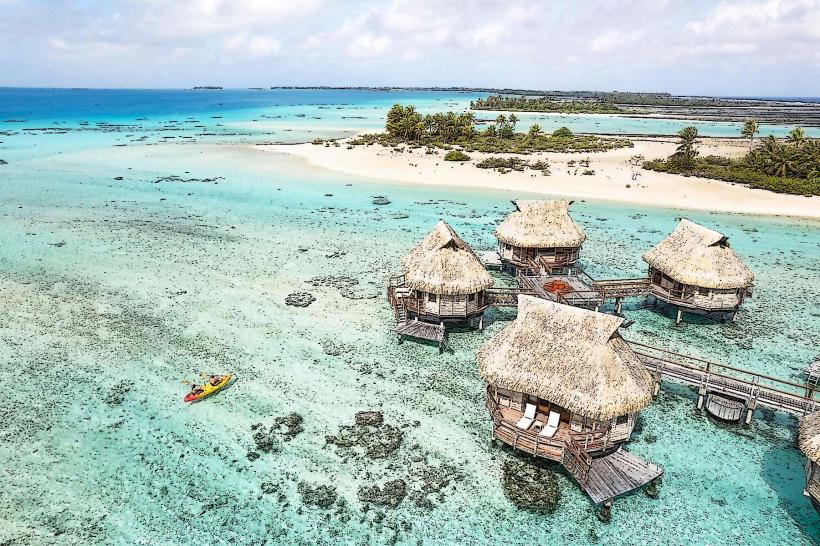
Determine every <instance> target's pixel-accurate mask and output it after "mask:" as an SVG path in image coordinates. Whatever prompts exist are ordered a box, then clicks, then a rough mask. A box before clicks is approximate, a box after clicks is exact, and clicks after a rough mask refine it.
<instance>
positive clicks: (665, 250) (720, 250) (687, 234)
mask: <svg viewBox="0 0 820 546" xmlns="http://www.w3.org/2000/svg"><path fill="white" fill-rule="evenodd" d="M643 259H644V261H645V262H646V263H648V264H649V265H651V266H652V267H654V268H655V269H658V270H660V271H662V272H663V273H666V274H667V275H669V276H670V277H672V278H673V279H675V280H676V281H678V282H680V283H683V284H688V285H692V286H702V287H703V288H742V287H745V286H750V285H751V284H752V283H753V282H754V274H753V273H752V272H751V270H749V268H748V267H746V264H744V263H743V261H742V260H741V259H740V257H739V256H738V255H737V254H736V253H735V251H734V250H732V249H731V248H729V242H728V238H727V237H726V236H725V235H723V234H722V233H718V232H717V231H714V230H711V229H709V228H706V227H703V226H701V225H699V224H696V223H694V222H692V221H690V220H687V219H686V218H682V219H681V221H680V223H679V224H678V227H676V228H675V231H673V232H672V233H671V234H670V235H669V236H668V237H667V238H666V239H664V240H663V241H661V242H660V243H658V244H657V245H655V246H654V247H653V248H652V249H651V250H650V251H649V252H647V253H646V254H644V255H643Z"/></svg>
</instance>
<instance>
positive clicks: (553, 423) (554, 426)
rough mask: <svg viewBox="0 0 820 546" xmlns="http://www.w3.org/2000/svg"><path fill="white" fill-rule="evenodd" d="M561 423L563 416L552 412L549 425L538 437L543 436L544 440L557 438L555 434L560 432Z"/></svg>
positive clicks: (545, 426)
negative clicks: (559, 425) (559, 424)
mask: <svg viewBox="0 0 820 546" xmlns="http://www.w3.org/2000/svg"><path fill="white" fill-rule="evenodd" d="M560 421H561V414H560V413H558V412H555V411H551V412H550V415H549V417H547V424H546V425H544V428H542V429H541V432H539V433H538V435H539V436H543V437H544V438H552V437H553V436H555V433H556V432H558V423H559V422H560Z"/></svg>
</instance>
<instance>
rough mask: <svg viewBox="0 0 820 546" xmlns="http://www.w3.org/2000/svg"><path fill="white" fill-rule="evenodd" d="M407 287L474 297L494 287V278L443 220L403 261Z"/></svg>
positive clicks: (433, 292)
mask: <svg viewBox="0 0 820 546" xmlns="http://www.w3.org/2000/svg"><path fill="white" fill-rule="evenodd" d="M402 264H403V265H404V268H405V284H406V285H407V286H408V287H410V288H412V289H414V290H420V291H422V292H429V293H432V294H445V295H463V294H473V293H476V292H480V291H481V290H485V289H487V288H489V287H491V286H492V285H493V278H492V277H491V276H490V274H489V273H487V270H486V269H485V268H484V266H483V265H482V263H481V260H479V259H478V256H476V254H475V252H473V249H471V248H470V246H469V245H468V244H467V243H465V242H464V241H463V240H462V239H461V237H459V236H458V233H456V232H455V230H454V229H453V228H452V227H450V225H449V224H447V222H445V221H444V220H439V222H438V223H437V224H436V225H435V227H434V228H433V229H432V230H431V231H430V233H428V234H427V236H426V237H425V238H424V239H422V240H421V241H420V242H419V243H418V244H417V245H416V246H415V247H413V249H412V250H411V251H410V252H409V253H408V254H407V255H406V256H405V257H404V258H403V259H402Z"/></svg>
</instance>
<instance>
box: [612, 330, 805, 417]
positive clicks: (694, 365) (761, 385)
mask: <svg viewBox="0 0 820 546" xmlns="http://www.w3.org/2000/svg"><path fill="white" fill-rule="evenodd" d="M627 343H628V344H629V345H630V346H631V347H632V349H633V350H634V351H635V353H636V354H637V355H638V358H640V360H641V362H643V364H644V366H646V368H647V369H648V370H649V371H650V372H654V373H656V374H658V375H659V377H664V376H666V377H669V378H671V379H674V380H677V381H680V382H682V383H685V384H688V385H694V386H696V387H698V388H699V389H700V390H701V391H702V392H718V393H723V394H726V395H729V396H732V397H736V398H739V399H742V400H746V401H747V403H750V406H751V407H752V408H753V407H754V406H755V405H756V404H761V405H764V406H767V407H769V408H772V409H775V410H781V411H785V412H787V413H791V414H794V415H798V416H800V415H804V414H806V413H810V412H812V411H815V410H817V409H820V388H818V387H817V386H816V385H813V384H810V383H808V382H806V383H798V382H795V381H790V380H788V379H781V378H779V377H774V376H771V375H767V374H764V373H760V372H755V371H752V370H747V369H743V368H738V367H735V366H730V365H727V364H719V363H717V362H711V361H709V360H705V359H702V358H697V357H693V356H689V355H684V354H681V353H676V352H673V351H669V350H666V349H661V348H659V347H653V346H651V345H646V344H644V343H638V342H636V341H627Z"/></svg>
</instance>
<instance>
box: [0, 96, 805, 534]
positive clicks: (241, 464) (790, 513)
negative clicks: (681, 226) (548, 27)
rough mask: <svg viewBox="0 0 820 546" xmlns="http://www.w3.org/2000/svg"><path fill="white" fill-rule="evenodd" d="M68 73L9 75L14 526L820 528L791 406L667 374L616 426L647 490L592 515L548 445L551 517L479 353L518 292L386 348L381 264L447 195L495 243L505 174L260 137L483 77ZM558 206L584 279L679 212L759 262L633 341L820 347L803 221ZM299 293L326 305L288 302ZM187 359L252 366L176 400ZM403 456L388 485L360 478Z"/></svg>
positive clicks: (444, 99)
mask: <svg viewBox="0 0 820 546" xmlns="http://www.w3.org/2000/svg"><path fill="white" fill-rule="evenodd" d="M71 93H72V92H70V91H48V90H0V118H2V120H0V159H3V160H4V161H6V162H7V163H6V164H4V165H0V384H2V385H3V388H2V390H1V391H0V392H2V396H0V438H2V441H1V442H0V463H2V464H0V468H1V469H2V470H0V472H1V473H2V481H3V486H2V488H0V491H2V493H1V494H0V544H9V545H17V544H61V545H62V544H83V545H85V544H409V545H415V544H456V543H457V544H476V545H478V544H511V545H515V544H521V545H532V544H791V545H794V544H815V543H816V542H817V539H818V536H820V519H819V518H818V515H817V513H816V512H815V511H814V509H813V508H812V506H811V503H810V502H809V500H808V499H807V498H805V497H803V495H802V489H803V483H804V473H803V460H804V459H803V456H802V454H801V453H800V452H799V451H798V450H797V449H796V447H795V437H796V428H797V422H796V419H795V418H792V417H790V416H787V415H785V414H782V413H775V412H770V411H767V410H758V411H756V413H755V419H754V421H753V422H752V424H751V426H749V427H737V426H728V425H721V424H718V423H716V422H715V421H713V420H712V419H710V418H708V417H707V416H706V415H705V414H704V413H699V412H697V411H696V410H695V400H696V398H697V396H696V394H695V393H694V392H693V391H691V390H690V389H688V388H686V387H682V386H676V385H674V384H670V383H665V384H664V386H663V388H662V390H661V393H660V395H659V396H658V397H657V398H656V399H655V401H654V403H653V404H652V405H651V406H650V407H649V408H648V409H647V410H645V411H644V412H643V413H642V414H641V418H640V421H639V426H638V429H637V432H636V434H635V435H634V436H633V440H632V441H631V442H630V443H629V445H628V449H629V450H630V451H632V452H634V453H635V454H637V455H639V456H641V457H643V458H645V459H648V460H651V461H653V462H656V463H658V464H660V465H662V466H663V467H664V469H665V474H664V477H663V483H662V485H661V486H660V488H659V492H660V495H659V498H657V499H650V498H648V497H647V496H646V495H644V494H643V493H641V492H637V493H635V494H632V495H628V496H626V497H624V498H620V499H618V500H617V501H616V502H615V505H614V507H613V512H612V516H613V517H612V521H611V523H609V524H605V523H602V522H600V521H599V520H598V519H597V518H596V517H595V509H594V507H593V506H592V504H591V502H590V501H589V499H588V498H587V497H586V496H585V495H584V494H583V493H582V491H581V490H580V489H579V488H578V487H577V486H576V484H575V483H574V482H573V481H572V480H571V478H569V477H568V475H567V474H565V473H564V472H563V471H562V470H560V469H558V468H547V469H546V471H545V475H546V478H545V479H546V480H548V481H550V482H551V483H552V485H553V486H554V487H555V488H556V489H557V491H558V493H557V495H558V497H559V498H558V499H557V503H556V505H555V509H554V511H553V512H552V513H534V512H532V511H530V510H528V509H527V507H526V506H522V505H521V503H520V502H519V503H518V504H514V503H513V502H511V500H510V499H509V497H508V495H507V493H505V480H504V467H505V464H506V465H507V466H508V467H512V468H515V467H518V468H521V467H524V466H528V465H533V464H534V463H533V462H532V460H531V459H528V458H525V457H522V456H519V455H516V454H514V453H513V452H511V451H510V450H509V449H507V448H502V447H500V446H495V445H493V444H492V443H491V442H490V435H491V422H490V419H489V415H488V413H487V410H486V409H485V407H484V398H483V397H484V385H483V383H482V381H481V379H480V378H479V376H478V373H477V368H476V365H475V352H476V350H477V348H478V347H479V346H480V345H481V344H482V343H483V342H485V341H486V340H487V339H489V338H490V337H491V336H492V335H493V334H494V333H496V332H497V331H499V330H500V329H501V328H503V327H504V326H505V324H507V321H508V320H510V319H511V318H512V317H513V316H514V315H513V313H514V312H510V311H499V312H493V313H491V315H490V317H489V318H490V320H489V326H488V327H487V328H486V330H485V331H484V332H478V331H474V330H468V329H464V330H456V331H454V332H453V333H452V334H451V335H450V338H449V341H450V345H451V346H452V352H449V353H445V354H443V355H439V353H438V351H437V350H436V348H435V347H432V346H428V345H423V344H417V343H412V342H409V341H408V342H405V343H404V344H402V345H398V344H397V342H396V339H395V336H394V335H393V334H392V331H391V326H392V320H393V318H392V313H391V310H390V308H389V306H388V304H387V302H386V298H385V285H386V282H387V279H388V277H389V275H390V274H391V273H394V272H395V271H396V270H397V269H398V264H399V258H400V257H401V256H402V255H403V254H404V253H405V252H406V251H407V249H408V248H409V247H410V246H411V245H412V244H413V243H414V242H415V241H416V240H418V239H419V238H420V237H422V236H423V235H424V234H426V233H427V231H429V229H430V228H431V227H432V226H433V224H434V223H435V222H436V221H437V220H438V219H439V218H445V219H446V220H448V221H449V222H450V223H451V224H452V225H453V226H454V227H455V229H456V230H458V232H459V233H460V234H461V235H462V237H463V238H464V239H465V240H466V241H467V242H469V243H470V244H472V245H473V246H474V248H475V249H476V250H477V251H479V252H481V251H486V250H490V249H491V248H492V247H493V243H494V239H493V236H492V231H493V228H494V226H495V225H496V224H497V223H498V222H499V221H500V220H501V219H502V218H503V216H504V215H505V214H506V213H507V212H509V210H510V203H509V200H510V199H511V198H513V197H519V196H517V195H515V196H514V195H511V194H509V193H506V192H484V191H482V192H479V191H466V190H451V189H438V188H430V187H424V188H417V187H410V186H403V185H398V184H385V183H380V182H379V180H365V179H360V178H355V177H349V176H343V175H338V174H334V173H331V172H327V171H323V170H318V169H316V168H313V167H310V166H308V165H306V164H305V163H303V162H301V161H299V160H296V159H293V158H292V157H291V156H285V155H282V154H277V153H274V152H271V151H268V150H264V149H263V148H257V147H254V146H250V145H249V144H252V143H268V142H299V141H304V140H310V139H313V138H315V137H316V136H342V135H345V134H352V133H354V132H358V131H361V130H363V129H367V128H375V127H379V126H381V125H382V123H383V121H382V120H383V116H384V113H385V111H386V109H387V108H388V107H389V106H390V105H392V104H393V103H394V102H414V103H416V104H418V105H419V106H420V107H421V108H422V109H425V110H429V111H433V110H439V109H447V108H457V109H458V108H463V107H464V105H465V104H466V103H467V102H468V101H469V99H470V98H471V96H470V95H465V94H444V93H423V92H413V93H411V92H404V93H388V92H355V91H287V92H286V91H245V92H243V91H224V92H201V93H197V94H195V93H194V92H190V91H188V92H184V91H173V92H171V91H167V92H159V91H156V92H152V91H109V92H106V91H75V92H74V93H85V95H82V96H80V95H74V96H72V95H71ZM220 93H221V94H220ZM357 116H358V117H357ZM607 119H608V120H610V119H616V120H617V118H607ZM254 120H257V121H254ZM579 123H581V122H579ZM583 123H587V122H583ZM607 123H616V122H612V121H607ZM631 123H632V122H631V121H626V122H624V128H625V129H624V131H623V132H632V130H631V129H629V128H628V127H629V126H630V124H631ZM197 125H199V126H201V127H195V126H197ZM542 125H543V124H542ZM569 125H570V128H571V129H573V130H579V131H580V130H582V129H581V128H579V127H576V126H575V125H573V124H572V122H571V121H570V122H569ZM733 130H736V127H734V128H733ZM608 132H610V131H608ZM611 132H617V131H611ZM656 132H659V133H660V132H665V131H663V130H662V129H658V130H657V131H656ZM143 137H144V138H143ZM163 137H173V138H163ZM120 177H121V179H118V178H120ZM377 196H384V197H386V198H387V199H388V200H389V204H386V205H376V204H374V203H373V199H374V197H377ZM521 197H526V196H521ZM572 210H573V215H574V217H575V218H576V220H577V221H578V222H579V223H580V224H582V225H583V227H584V229H585V230H586V232H587V234H588V241H587V243H586V245H585V247H584V249H583V260H582V261H583V264H582V265H583V266H584V267H585V268H587V270H588V271H589V272H590V273H591V274H592V275H593V276H596V277H607V276H614V275H621V274H623V275H627V276H633V275H639V274H642V273H643V272H644V271H645V269H644V264H643V262H642V261H641V259H640V255H641V253H642V252H643V251H645V250H646V249H648V248H649V247H650V246H651V245H653V244H654V243H655V242H657V241H658V240H660V239H661V238H662V237H664V236H665V235H666V234H667V233H668V232H669V231H671V230H672V229H673V228H674V226H675V224H676V219H677V218H679V217H681V216H684V215H685V216H687V217H689V218H691V219H693V220H695V221H698V222H701V223H704V224H706V225H708V226H710V227H713V228H715V229H718V230H720V231H722V232H724V233H725V234H727V235H728V236H729V237H730V241H731V243H732V246H733V248H735V249H736V250H737V252H738V253H739V254H740V255H741V256H743V258H744V259H745V260H746V262H747V263H748V265H749V266H750V267H751V269H752V270H753V271H754V272H755V275H756V286H755V290H754V296H753V298H752V299H751V300H749V301H748V302H747V303H748V304H747V305H745V307H744V308H743V309H742V310H741V312H740V313H739V315H738V317H737V322H736V323H734V324H717V323H711V322H706V321H700V320H696V319H690V320H687V321H686V322H684V324H682V325H681V326H677V327H676V326H675V325H674V320H673V318H672V316H671V314H662V313H657V312H655V311H652V310H651V309H644V308H643V307H642V306H640V305H637V304H629V305H626V306H625V307H624V312H625V314H626V315H627V317H628V318H629V319H632V320H634V321H635V323H634V324H633V325H632V326H631V327H629V328H628V329H627V330H625V331H624V336H625V337H627V338H629V339H631V340H635V341H639V342H645V343H650V344H652V345H658V346H663V347H666V348H669V349H671V350H675V351H680V352H684V353H688V354H692V355H696V356H701V357H704V358H709V359H712V360H717V361H720V362H724V363H727V364H732V365H735V366H739V367H744V368H750V369H754V370H757V371H760V372H765V373H768V374H773V375H777V376H780V377H784V378H789V379H792V380H795V381H801V380H802V379H803V375H802V374H803V370H804V369H805V368H806V366H807V365H808V364H809V363H810V362H812V360H814V359H816V358H817V357H818V356H820V354H818V349H817V340H818V334H819V333H820V309H818V301H820V229H818V228H820V224H818V223H817V222H813V221H808V220H798V219H783V218H763V217H753V216H746V215H730V214H708V213H691V212H687V211H682V210H672V209H656V208H645V207H636V206H631V205H627V204H612V203H603V202H592V201H585V202H576V203H575V204H574V205H573V209H572ZM294 292H309V293H311V294H312V295H313V296H314V297H315V301H314V302H313V303H312V304H311V305H309V306H307V307H293V306H288V305H286V304H285V299H286V297H287V296H288V295H289V294H291V293H294ZM200 372H205V373H222V372H234V373H235V374H236V375H237V377H238V379H237V381H236V382H235V383H233V384H232V385H231V386H230V387H229V388H227V389H225V390H224V391H223V392H221V393H220V394H218V395H217V396H215V397H213V398H211V399H209V400H207V401H205V402H202V403H198V404H194V405H190V406H187V405H185V404H183V403H182V397H183V396H184V395H185V393H186V392H187V390H188V387H187V386H186V385H184V384H182V383H181V382H182V381H183V380H187V381H194V380H198V379H199V377H198V373H200ZM365 410H374V411H379V412H382V414H383V416H384V423H385V424H384V425H382V426H380V427H370V428H369V429H367V430H370V435H369V436H368V435H364V434H362V430H363V429H362V428H361V427H359V428H357V427H352V425H353V424H354V415H355V414H356V413H357V412H360V411H365ZM293 412H295V413H298V414H299V415H300V416H301V418H302V420H301V422H298V419H295V418H292V417H290V418H288V417H287V416H288V415H289V414H291V413H293ZM260 423H261V426H260V425H259V424H260ZM271 427H274V432H273V433H271V434H267V433H266V431H268V430H270V428H271ZM329 436H330V437H332V438H330V441H328V438H327V437H329ZM249 454H250V455H249ZM395 480H403V482H404V484H405V491H404V493H405V495H404V497H403V499H401V501H400V502H399V503H398V504H396V502H395V499H396V498H397V497H393V498H388V499H381V500H382V501H383V504H382V505H379V504H378V503H373V502H371V503H364V502H362V500H361V499H360V497H361V495H362V491H365V492H367V491H372V489H370V488H371V486H373V485H378V486H383V485H384V484H385V483H386V482H390V481H395ZM322 486H325V487H322ZM366 494H367V493H365V496H366ZM391 504H393V505H395V506H392V505H391ZM367 506H370V507H369V509H367V508H366V507H367Z"/></svg>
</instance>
